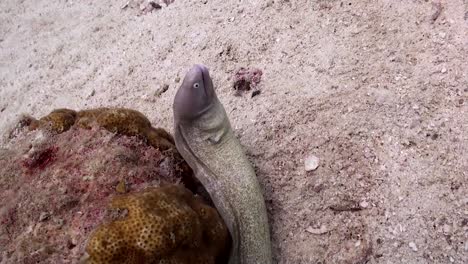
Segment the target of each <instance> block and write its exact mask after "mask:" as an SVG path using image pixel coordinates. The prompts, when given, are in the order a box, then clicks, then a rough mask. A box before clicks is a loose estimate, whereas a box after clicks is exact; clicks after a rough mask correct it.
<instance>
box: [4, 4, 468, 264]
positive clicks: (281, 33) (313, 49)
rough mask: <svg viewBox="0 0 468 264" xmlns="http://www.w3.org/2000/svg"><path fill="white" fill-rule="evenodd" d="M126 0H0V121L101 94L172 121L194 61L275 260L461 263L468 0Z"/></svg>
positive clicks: (466, 214)
mask: <svg viewBox="0 0 468 264" xmlns="http://www.w3.org/2000/svg"><path fill="white" fill-rule="evenodd" d="M125 3H126V1H125V0H123V1H65V0H57V1H45V0H36V1H30V0H23V1H18V0H2V1H1V2H0V132H1V133H2V134H5V133H6V132H7V129H8V127H9V125H10V124H11V123H13V122H14V120H15V119H16V118H17V117H18V116H19V115H20V114H22V113H29V114H32V115H34V116H36V117H39V116H43V115H45V114H47V113H49V112H50V111H51V110H52V109H54V108H60V107H66V108H72V109H85V108H91V107H101V106H119V107H128V108H133V109H136V110H139V111H141V112H142V113H144V114H145V115H147V116H148V117H149V118H150V121H151V122H152V123H153V124H154V125H156V126H161V127H165V128H167V129H168V130H172V100H173V98H174V95H175V92H176V89H177V88H178V86H179V85H180V79H181V78H183V76H184V74H185V72H186V71H187V70H188V68H189V67H190V66H191V65H192V64H194V63H203V64H206V65H207V66H208V67H209V68H210V71H211V75H212V77H213V79H214V82H215V86H216V89H217V92H218V95H219V97H220V100H221V101H222V102H223V104H224V105H225V108H226V110H227V112H228V113H229V116H230V118H231V122H232V124H233V126H234V128H235V131H236V134H237V135H238V136H239V138H240V139H241V142H242V143H243V145H244V146H245V149H246V152H247V154H248V155H249V157H250V159H251V161H252V163H253V164H254V165H255V168H256V171H257V176H258V178H259V181H260V182H261V184H262V186H263V188H264V191H265V199H266V201H267V207H268V212H269V217H270V222H271V229H272V239H273V249H274V258H275V261H276V262H278V263H414V264H416V263H468V175H467V174H468V154H467V153H468V132H467V131H468V76H467V73H468V60H467V57H468V2H467V1H466V0H464V1H462V0H450V1H449V0H440V1H439V0H434V1H430V0H426V1H423V0H415V1H401V0H398V1H389V0H363V1H334V0H329V1H324V0H321V1H320V0H317V1H305V0H303V1H293V0H290V1H287V0H275V1H273V0H269V1H220V0H198V1H182V0H176V1H174V2H173V3H172V4H170V5H168V6H166V5H164V4H163V5H162V8H161V9H158V10H153V11H152V12H142V11H141V9H140V4H142V3H139V2H129V5H128V6H127V7H126V8H125V9H122V6H123V5H124V4H125ZM143 5H144V2H143ZM240 67H256V68H259V69H261V70H262V71H263V76H262V80H261V83H260V86H259V89H260V90H261V94H259V95H257V96H255V97H251V96H250V94H249V93H244V94H243V95H241V96H235V95H234V92H233V90H232V78H233V76H234V74H235V72H236V70H237V69H239V68H240ZM167 86H168V87H169V88H168V89H167V91H165V92H163V91H164V90H165V89H164V87H167ZM310 155H314V156H316V157H318V158H319V167H318V168H317V169H316V170H314V171H309V172H307V171H306V170H305V168H304V160H305V159H306V158H307V157H308V156H310ZM0 247H1V245H0Z"/></svg>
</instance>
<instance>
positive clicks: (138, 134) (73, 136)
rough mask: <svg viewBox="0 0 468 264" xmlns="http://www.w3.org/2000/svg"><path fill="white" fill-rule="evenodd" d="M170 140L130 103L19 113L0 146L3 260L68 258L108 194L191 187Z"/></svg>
mask: <svg viewBox="0 0 468 264" xmlns="http://www.w3.org/2000/svg"><path fill="white" fill-rule="evenodd" d="M74 113H76V114H74ZM28 128H29V129H28ZM172 142H173V140H172V137H171V136H170V135H169V134H168V133H167V132H165V131H164V130H163V129H158V128H154V127H152V126H151V124H150V122H149V121H148V119H147V118H146V117H145V116H143V115H142V114H141V113H139V112H137V111H134V110H129V109H115V108H100V109H94V110H93V109H91V110H85V111H77V112H75V111H73V110H67V109H59V110H55V111H53V112H52V113H51V114H49V115H47V116H46V117H43V118H40V119H38V120H36V119H34V118H32V117H28V116H25V117H23V118H22V119H21V120H20V122H19V123H18V124H17V125H16V126H15V127H14V128H13V132H11V133H10V134H9V135H8V141H7V142H6V144H5V148H2V149H0V200H1V201H8V203H0V252H2V253H3V255H1V258H3V259H2V261H4V262H5V263H36V262H37V261H39V262H41V263H75V262H76V261H77V260H78V259H80V257H81V256H82V254H83V253H84V252H85V246H86V241H87V238H88V236H89V234H90V233H91V232H92V230H94V229H95V228H96V227H98V226H99V224H100V223H101V222H102V221H103V220H104V219H105V216H106V214H107V209H106V208H107V205H108V204H109V202H110V201H111V200H112V198H113V197H114V196H118V195H122V194H129V193H138V192H140V191H142V190H145V189H146V188H149V187H158V186H162V185H167V184H180V183H183V184H184V185H185V186H186V188H188V189H189V190H191V191H192V192H194V193H197V192H198V188H200V185H198V183H197V182H196V181H195V180H194V177H193V172H192V171H191V169H190V168H189V166H188V165H187V164H186V163H185V161H184V160H183V159H182V158H181V156H180V155H179V153H178V152H177V149H176V148H175V146H174V144H173V143H172ZM207 202H208V203H209V202H210V201H209V200H207Z"/></svg>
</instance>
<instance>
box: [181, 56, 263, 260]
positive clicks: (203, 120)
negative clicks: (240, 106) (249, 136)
mask: <svg viewBox="0 0 468 264" xmlns="http://www.w3.org/2000/svg"><path fill="white" fill-rule="evenodd" d="M173 111H174V123H175V124H174V125H175V128H174V134H175V143H176V147H177V149H178V151H179V152H180V154H181V155H182V156H183V158H184V159H185V160H186V161H187V163H188V164H189V166H190V167H191V168H192V169H193V171H194V172H195V177H196V178H197V179H198V180H199V181H200V182H201V183H202V185H203V186H204V187H205V189H206V190H207V191H208V193H209V194H210V197H211V199H212V200H213V203H214V205H215V207H216V208H217V209H218V211H219V213H220V214H221V217H222V218H223V220H224V222H225V223H226V225H227V227H228V229H229V232H230V234H231V237H232V242H233V243H232V248H231V253H230V256H229V264H238V263H239V264H270V263H272V255H271V241H270V231H269V225H268V217H267V211H266V206H265V201H264V199H263V195H262V190H261V187H260V184H259V182H258V180H257V177H256V175H255V172H254V169H253V167H252V165H251V164H250V162H249V160H248V159H247V156H246V155H245V153H244V151H243V149H242V146H241V144H240V141H239V140H238V139H237V138H236V137H235V135H234V132H233V130H232V128H231V124H230V122H229V119H228V117H227V115H226V111H225V110H224V107H223V105H222V104H221V102H220V101H219V99H218V97H217V96H216V93H215V90H214V87H213V81H212V80H211V78H210V75H209V72H208V69H207V68H206V67H205V66H203V65H195V66H193V68H192V69H190V71H189V72H188V73H187V74H186V76H185V78H184V80H183V82H182V85H181V87H180V88H179V90H178V91H177V93H176V95H175V98H174V105H173Z"/></svg>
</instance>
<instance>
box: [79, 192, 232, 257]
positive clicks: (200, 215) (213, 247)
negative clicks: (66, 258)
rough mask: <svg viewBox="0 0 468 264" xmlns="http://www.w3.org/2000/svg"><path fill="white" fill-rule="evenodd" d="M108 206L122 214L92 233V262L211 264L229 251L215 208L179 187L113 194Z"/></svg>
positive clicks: (224, 227)
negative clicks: (119, 194) (121, 194)
mask: <svg viewBox="0 0 468 264" xmlns="http://www.w3.org/2000/svg"><path fill="white" fill-rule="evenodd" d="M111 208H112V209H114V210H118V211H117V213H116V214H119V213H118V212H120V214H123V215H124V216H123V217H118V218H120V219H113V220H112V221H110V222H109V223H107V224H104V225H102V226H100V227H99V228H98V229H97V230H96V231H95V232H94V233H93V236H92V238H91V239H90V241H89V243H88V246H87V251H88V253H89V255H90V257H89V260H88V263H90V264H104V263H105V264H110V263H174V264H185V263H187V264H188V263H207V264H209V263H213V264H214V263H219V261H220V259H221V258H222V256H223V253H225V251H226V249H227V244H226V242H227V241H228V231H227V229H226V226H225V225H224V223H223V221H222V220H221V218H220V216H219V215H218V213H217V212H216V210H215V209H213V208H211V207H209V206H207V205H206V204H205V203H204V202H203V201H202V200H201V199H197V198H196V197H194V196H193V194H192V193H191V192H190V191H189V190H187V189H185V188H184V187H182V186H174V185H172V186H168V187H161V188H150V189H147V190H145V191H142V192H139V193H134V194H127V195H123V196H120V197H116V198H114V199H113V201H112V203H111ZM216 260H218V262H216Z"/></svg>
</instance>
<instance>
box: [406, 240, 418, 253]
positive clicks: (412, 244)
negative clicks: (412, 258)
mask: <svg viewBox="0 0 468 264" xmlns="http://www.w3.org/2000/svg"><path fill="white" fill-rule="evenodd" d="M408 245H409V247H410V248H411V249H412V250H413V251H414V252H416V251H418V247H417V246H416V244H415V243H414V242H409V244H408Z"/></svg>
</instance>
